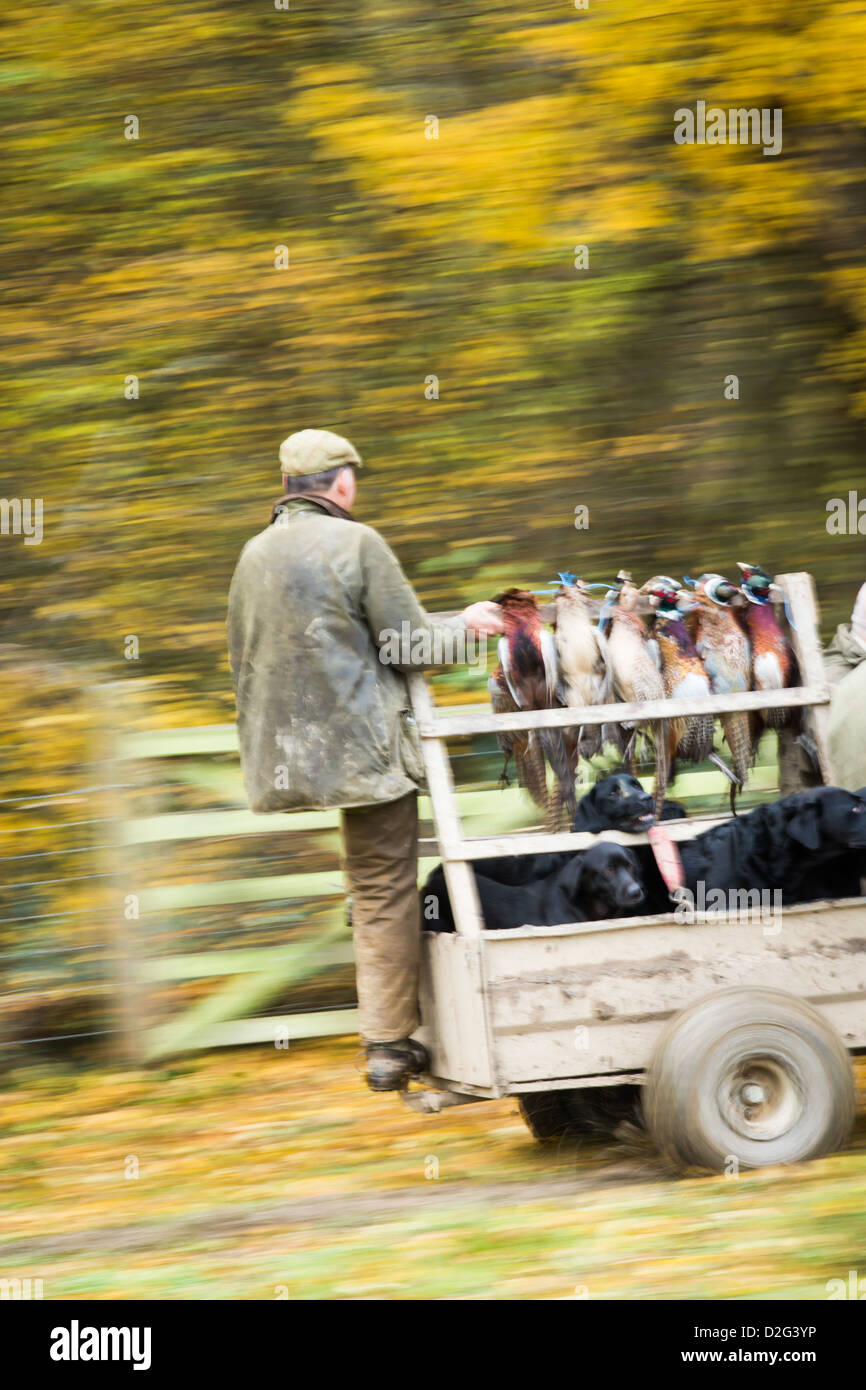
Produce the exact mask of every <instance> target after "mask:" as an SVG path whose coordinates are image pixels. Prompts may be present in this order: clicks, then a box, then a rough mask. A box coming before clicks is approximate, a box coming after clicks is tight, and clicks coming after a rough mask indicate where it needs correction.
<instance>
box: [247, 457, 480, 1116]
mask: <svg viewBox="0 0 866 1390" xmlns="http://www.w3.org/2000/svg"><path fill="white" fill-rule="evenodd" d="M280 464H281V469H282V477H283V496H282V497H281V498H280V499H279V501H278V502H277V503H276V504H275V505H274V507H273V510H272V513H271V519H270V523H269V524H268V525H267V526H266V527H265V528H264V530H263V531H261V532H259V534H258V535H257V536H254V537H253V538H252V539H251V540H250V541H248V542H247V544H246V545H245V546H244V549H243V551H242V553H241V556H240V559H239V560H238V563H237V567H236V569H235V572H234V577H233V579H232V583H231V590H230V593H229V606H228V642H229V656H230V662H231V669H232V679H233V682H234V688H235V697H236V703H237V718H238V734H239V741H240V751H241V766H242V769H243V776H244V785H245V788H246V793H247V797H248V799H249V803H250V806H251V807H252V809H253V810H254V811H258V812H278V811H293V810H299V809H302V808H306V809H326V808H331V807H339V808H340V810H341V812H342V815H341V827H342V841H343V870H344V875H345V881H346V887H347V890H348V892H349V893H350V895H351V897H352V925H353V932H354V938H355V968H356V975H357V988H358V1005H359V1017H360V1032H361V1038H362V1041H363V1043H364V1046H365V1050H366V1054H367V1079H368V1083H369V1085H370V1086H371V1088H372V1089H373V1090H392V1089H399V1088H401V1087H402V1086H404V1085H405V1084H406V1081H407V1079H408V1077H409V1076H410V1075H416V1074H417V1073H418V1072H420V1071H423V1070H424V1068H425V1066H426V1065H427V1057H426V1054H425V1052H424V1049H423V1048H422V1047H421V1046H420V1044H419V1043H417V1042H415V1041H414V1040H413V1039H412V1038H411V1037H410V1034H411V1033H412V1032H414V1030H415V1029H416V1028H417V1026H418V1022H419V1018H418V959H419V949H420V919H419V906H418V892H417V843H418V787H419V784H420V783H421V781H422V779H423V774H424V767H423V761H422V757H421V744H420V739H419V736H418V732H417V729H416V728H415V724H414V721H413V719H412V715H411V711H410V705H409V697H408V691H407V686H406V675H405V673H406V671H407V670H409V669H412V668H415V669H418V668H423V667H428V666H433V665H438V664H442V663H447V662H461V661H472V660H473V659H474V657H475V656H476V652H477V647H476V643H475V641H474V638H473V636H472V634H475V633H477V634H480V635H482V637H486V636H488V635H492V634H494V633H499V632H502V631H503V630H504V624H503V621H502V616H501V610H500V609H499V608H498V606H497V605H496V604H494V603H489V602H481V603H475V604H472V605H471V606H470V607H469V608H467V609H466V610H465V611H464V612H463V613H462V614H460V616H459V617H457V618H452V619H448V620H446V621H440V622H435V621H433V619H431V618H430V617H429V616H428V615H427V614H426V613H425V611H424V609H423V608H422V606H421V604H420V603H419V601H418V599H417V597H416V595H415V593H414V590H413V589H412V586H411V585H410V584H409V582H408V580H407V579H406V577H405V575H404V574H403V571H402V570H401V568H400V565H399V562H398V560H397V558H396V556H395V555H394V554H393V552H392V551H391V549H390V547H389V546H388V545H387V544H386V542H385V541H384V540H383V539H382V537H381V536H380V535H379V534H378V533H377V532H376V531H374V530H373V529H372V528H371V527H369V526H365V525H364V524H363V523H362V522H359V521H357V520H356V519H355V518H354V517H353V516H352V511H351V509H352V506H353V503H354V501H355V495H356V470H357V469H358V468H360V467H361V466H362V460H361V457H360V455H359V454H358V452H357V450H356V449H355V448H354V447H353V446H352V445H351V444H350V443H349V441H348V440H346V439H343V438H341V437H340V436H339V435H336V434H333V433H331V432H330V431H329V430H301V431H299V432H298V433H296V434H292V435H290V436H289V438H288V439H286V440H285V441H284V442H283V444H282V446H281V448H280Z"/></svg>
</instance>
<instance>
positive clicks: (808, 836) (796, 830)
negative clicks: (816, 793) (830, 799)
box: [788, 797, 821, 849]
mask: <svg viewBox="0 0 866 1390" xmlns="http://www.w3.org/2000/svg"><path fill="white" fill-rule="evenodd" d="M788 834H789V836H790V837H791V839H792V840H796V841H797V844H798V845H802V846H803V848H804V849H819V848H820V845H821V803H820V802H819V801H818V799H817V797H815V798H813V797H809V798H807V799H804V801H803V804H802V805H801V806H798V807H797V810H796V811H795V812H794V814H793V816H792V817H791V819H790V820H789V821H788Z"/></svg>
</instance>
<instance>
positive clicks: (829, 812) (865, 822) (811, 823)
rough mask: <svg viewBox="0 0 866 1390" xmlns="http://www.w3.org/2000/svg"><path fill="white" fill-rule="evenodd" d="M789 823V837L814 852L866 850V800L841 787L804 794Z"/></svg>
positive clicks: (825, 788)
mask: <svg viewBox="0 0 866 1390" xmlns="http://www.w3.org/2000/svg"><path fill="white" fill-rule="evenodd" d="M792 800H794V801H795V803H796V804H795V805H794V808H793V814H792V816H791V818H790V820H789V821H788V835H789V836H790V837H791V839H792V840H796V842H797V844H799V845H802V846H803V848H804V849H807V850H811V851H813V852H818V851H829V852H833V851H837V852H838V853H840V854H841V853H844V851H845V850H851V849H866V797H863V796H862V795H861V794H859V793H857V792H846V791H843V790H842V788H841V787H816V788H815V790H814V791H808V792H802V793H801V794H800V795H799V796H798V797H796V798H792Z"/></svg>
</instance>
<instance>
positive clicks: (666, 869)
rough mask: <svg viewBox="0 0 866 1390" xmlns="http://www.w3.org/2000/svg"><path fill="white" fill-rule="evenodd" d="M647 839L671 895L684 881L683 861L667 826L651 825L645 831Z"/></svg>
mask: <svg viewBox="0 0 866 1390" xmlns="http://www.w3.org/2000/svg"><path fill="white" fill-rule="evenodd" d="M647 838H648V840H649V842H650V845H651V847H652V852H653V854H654V856H655V861H656V864H657V865H658V870H659V873H660V874H661V876H662V878H663V879H664V881H665V884H666V886H667V890H668V892H669V893H673V891H674V889H675V888H682V887H683V885H684V883H685V881H686V876H685V873H684V871H683V861H682V859H681V858H680V852H679V850H678V849H677V847H676V842H675V841H674V840H673V839H672V838H671V833H670V831H669V830H668V828H667V826H666V825H663V824H662V825H651V826H650V828H649V830H648V831H647Z"/></svg>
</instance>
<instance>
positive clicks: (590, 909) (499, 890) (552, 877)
mask: <svg viewBox="0 0 866 1390" xmlns="http://www.w3.org/2000/svg"><path fill="white" fill-rule="evenodd" d="M564 860H565V862H564V863H560V864H558V865H557V866H556V867H555V868H554V869H553V871H552V872H551V873H549V874H547V875H546V876H545V877H543V878H540V879H538V880H537V881H536V882H533V883H523V884H509V883H502V882H497V881H495V880H494V879H491V878H487V877H486V876H485V875H484V874H483V873H480V872H479V871H478V865H476V866H475V868H476V874H475V881H476V883H477V885H478V896H479V898H480V900H481V910H482V913H483V916H484V923H485V926H486V928H487V930H488V931H504V930H507V929H508V928H509V927H523V926H536V927H554V926H558V925H560V924H561V923H563V922H595V921H599V920H600V919H602V918H605V917H623V916H627V915H629V914H631V913H633V912H634V911H635V910H636V908H637V905H638V904H639V903H640V902H642V901H643V896H644V888H643V883H642V882H641V879H640V875H639V872H638V866H637V860H636V858H635V856H634V854H633V853H632V851H631V850H628V849H623V847H622V846H621V845H610V844H605V843H603V842H602V843H599V844H597V845H593V846H592V847H591V848H590V849H588V850H586V851H585V852H584V853H583V854H571V855H565V856H564ZM484 862H488V861H484ZM421 909H422V917H423V923H422V925H423V926H424V927H425V928H426V930H428V931H453V930H454V919H453V917H452V915H451V904H450V902H449V900H448V890H447V888H446V885H445V875H444V873H443V871H442V866H441V864H440V865H438V866H437V868H435V869H434V870H433V872H432V873H431V875H430V877H429V878H428V879H427V882H426V883H425V885H424V888H423V889H422V892H421Z"/></svg>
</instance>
